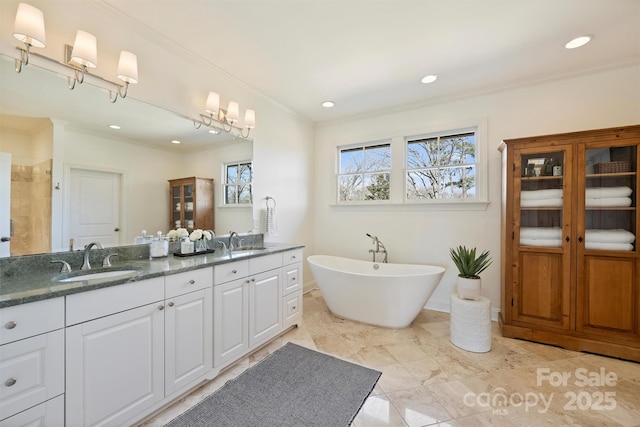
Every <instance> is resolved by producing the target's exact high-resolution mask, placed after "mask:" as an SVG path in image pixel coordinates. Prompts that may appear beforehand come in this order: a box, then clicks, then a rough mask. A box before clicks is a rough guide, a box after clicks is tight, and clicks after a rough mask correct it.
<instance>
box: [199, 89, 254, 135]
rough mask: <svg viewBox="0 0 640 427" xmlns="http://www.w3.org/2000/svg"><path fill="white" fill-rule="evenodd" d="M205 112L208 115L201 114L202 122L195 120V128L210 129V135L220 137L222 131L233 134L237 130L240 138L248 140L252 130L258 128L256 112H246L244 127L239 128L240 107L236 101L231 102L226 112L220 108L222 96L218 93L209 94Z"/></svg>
mask: <svg viewBox="0 0 640 427" xmlns="http://www.w3.org/2000/svg"><path fill="white" fill-rule="evenodd" d="M204 112H205V113H206V114H200V120H196V119H193V126H194V127H195V128H196V129H200V127H201V126H202V125H205V126H207V127H210V128H211V129H210V130H209V133H212V134H214V135H219V134H220V132H222V131H224V132H226V133H233V130H234V129H235V130H236V131H237V134H238V136H239V137H242V138H247V137H248V136H249V132H251V129H254V128H255V127H256V112H255V110H250V109H248V110H247V111H245V113H244V125H243V126H238V122H239V120H240V106H239V105H238V103H237V102H235V101H229V104H228V107H227V109H226V110H224V109H222V108H220V95H219V94H218V93H216V92H209V95H208V96H207V103H206V104H205V107H204ZM245 130H246V133H245Z"/></svg>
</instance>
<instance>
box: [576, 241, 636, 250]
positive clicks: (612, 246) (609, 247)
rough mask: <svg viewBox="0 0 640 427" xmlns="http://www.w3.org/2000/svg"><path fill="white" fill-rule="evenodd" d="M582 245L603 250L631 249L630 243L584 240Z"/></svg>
mask: <svg viewBox="0 0 640 427" xmlns="http://www.w3.org/2000/svg"><path fill="white" fill-rule="evenodd" d="M584 247H585V248H587V249H599V250H603V251H632V250H633V245H632V244H631V243H597V242H592V243H589V242H586V241H585V242H584Z"/></svg>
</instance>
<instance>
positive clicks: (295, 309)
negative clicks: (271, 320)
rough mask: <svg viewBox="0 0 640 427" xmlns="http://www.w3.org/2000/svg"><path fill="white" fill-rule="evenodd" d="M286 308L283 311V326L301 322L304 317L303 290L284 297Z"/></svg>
mask: <svg viewBox="0 0 640 427" xmlns="http://www.w3.org/2000/svg"><path fill="white" fill-rule="evenodd" d="M282 301H283V306H284V310H283V311H282V327H283V328H288V327H289V326H292V325H295V324H296V323H300V318H301V317H302V291H298V292H295V293H293V294H290V295H287V296H285V297H284V298H283V299H282Z"/></svg>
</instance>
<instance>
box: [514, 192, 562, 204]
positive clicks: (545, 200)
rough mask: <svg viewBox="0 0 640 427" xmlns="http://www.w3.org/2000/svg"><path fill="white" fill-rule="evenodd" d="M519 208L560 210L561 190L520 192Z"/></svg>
mask: <svg viewBox="0 0 640 427" xmlns="http://www.w3.org/2000/svg"><path fill="white" fill-rule="evenodd" d="M520 206H521V207H523V208H560V207H562V189H561V188H557V189H556V188H554V189H548V190H534V191H522V192H521V193H520Z"/></svg>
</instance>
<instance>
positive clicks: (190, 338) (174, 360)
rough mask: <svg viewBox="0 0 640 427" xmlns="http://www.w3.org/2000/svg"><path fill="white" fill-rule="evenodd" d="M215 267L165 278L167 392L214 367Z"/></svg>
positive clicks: (201, 375) (179, 387) (176, 389)
mask: <svg viewBox="0 0 640 427" xmlns="http://www.w3.org/2000/svg"><path fill="white" fill-rule="evenodd" d="M212 270H213V269H212V268H211V267H209V268H203V269H200V270H193V271H187V272H184V273H178V274H174V275H172V276H167V277H166V278H165V280H166V283H165V286H166V300H165V313H164V315H165V358H164V363H165V379H164V380H165V389H164V391H165V396H170V395H171V394H173V393H174V392H176V391H179V390H180V389H182V388H183V387H185V386H187V385H189V384H190V383H192V382H193V381H196V380H198V379H199V378H202V377H203V376H204V375H205V374H206V373H207V372H208V371H209V370H210V369H211V368H212V367H213V271H212Z"/></svg>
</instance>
